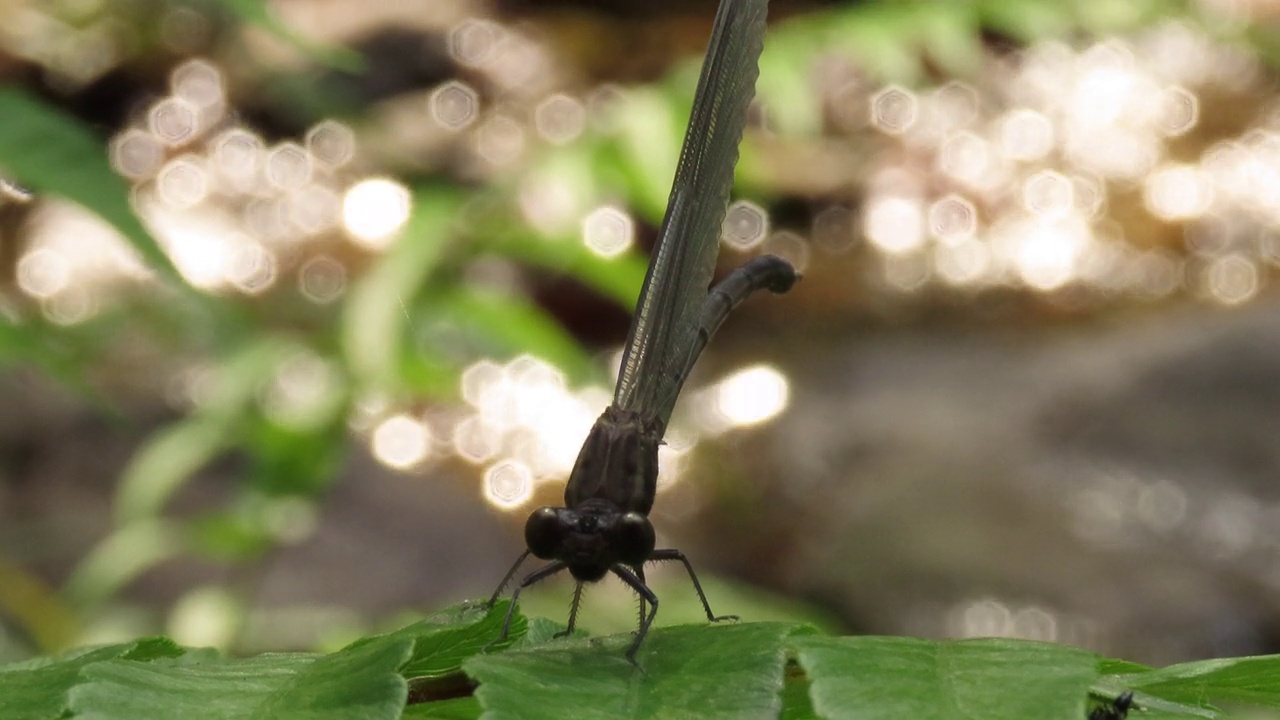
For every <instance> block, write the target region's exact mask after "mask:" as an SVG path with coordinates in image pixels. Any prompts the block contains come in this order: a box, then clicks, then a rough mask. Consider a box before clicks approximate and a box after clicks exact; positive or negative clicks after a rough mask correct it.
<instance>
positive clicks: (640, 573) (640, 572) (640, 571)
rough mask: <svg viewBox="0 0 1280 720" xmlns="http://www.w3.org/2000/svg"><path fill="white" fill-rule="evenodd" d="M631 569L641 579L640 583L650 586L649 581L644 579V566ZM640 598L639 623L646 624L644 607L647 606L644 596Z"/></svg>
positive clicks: (635, 566)
mask: <svg viewBox="0 0 1280 720" xmlns="http://www.w3.org/2000/svg"><path fill="white" fill-rule="evenodd" d="M630 567H631V571H632V572H634V573H635V574H636V577H637V578H639V579H640V582H641V583H644V585H645V587H648V586H649V581H647V580H645V579H644V566H643V565H632V566H630ZM638 597H639V598H640V618H639V621H640V622H642V623H643V622H644V611H645V607H644V605H645V603H644V596H643V595H639V596H638Z"/></svg>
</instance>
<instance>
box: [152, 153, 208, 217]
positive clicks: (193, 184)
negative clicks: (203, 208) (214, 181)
mask: <svg viewBox="0 0 1280 720" xmlns="http://www.w3.org/2000/svg"><path fill="white" fill-rule="evenodd" d="M156 193H157V195H159V197H160V200H161V201H162V202H164V203H165V204H166V205H170V206H172V207H176V208H189V207H192V206H193V205H196V204H197V203H199V202H201V201H202V200H204V199H205V197H206V196H208V194H209V173H208V171H206V170H205V165H204V160H203V159H202V158H200V157H197V156H195V155H183V156H181V157H177V158H174V159H173V160H170V161H169V162H168V163H166V164H165V166H164V167H163V168H162V169H161V170H160V173H159V174H158V175H157V176H156Z"/></svg>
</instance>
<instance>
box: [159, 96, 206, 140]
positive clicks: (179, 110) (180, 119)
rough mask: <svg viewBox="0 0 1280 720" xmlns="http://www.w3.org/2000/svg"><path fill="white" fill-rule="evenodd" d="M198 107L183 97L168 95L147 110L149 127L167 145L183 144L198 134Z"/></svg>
mask: <svg viewBox="0 0 1280 720" xmlns="http://www.w3.org/2000/svg"><path fill="white" fill-rule="evenodd" d="M197 122H198V119H197V116H196V108H195V106H194V105H192V104H191V103H190V102H188V101H186V100H183V99H182V98H176V97H168V98H165V99H163V100H161V101H160V102H157V103H156V104H155V105H152V106H151V109H150V110H149V111H148V112H147V127H148V128H150V130H151V132H152V134H154V135H155V136H156V137H157V138H159V139H160V142H163V143H164V144H166V145H181V144H183V143H185V142H187V141H189V140H191V139H192V138H194V137H195V135H196V127H197Z"/></svg>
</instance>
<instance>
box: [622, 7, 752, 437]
mask: <svg viewBox="0 0 1280 720" xmlns="http://www.w3.org/2000/svg"><path fill="white" fill-rule="evenodd" d="M768 5H769V3H768V0H721V3H720V8H719V10H718V11H717V12H716V19H715V25H714V26H713V28H712V30H711V42H710V43H708V45H707V57H706V59H705V60H703V62H702V74H701V76H700V77H699V79H698V91H697V93H696V95H695V96H694V99H693V111H692V113H690V116H689V128H688V130H687V131H686V132H685V137H684V146H683V147H682V148H681V150H680V162H679V165H677V167H676V176H675V180H674V182H673V183H672V185H671V197H670V199H669V200H668V201H667V214H666V217H665V218H663V220H662V231H661V233H660V234H659V238H658V246H657V247H656V248H655V249H654V252H653V257H652V259H651V260H650V261H649V272H648V273H647V274H646V275H645V278H644V286H643V287H642V288H641V290H640V299H639V301H637V303H636V313H635V317H634V318H632V320H631V331H630V333H628V336H627V344H626V347H625V349H624V350H623V355H622V368H621V372H620V373H619V377H618V387H617V390H616V391H615V392H614V396H613V402H614V405H615V406H617V407H620V408H622V409H624V410H632V411H635V412H638V413H640V414H641V415H643V416H646V417H651V418H656V419H658V420H660V421H661V423H662V425H663V426H664V427H665V426H666V423H667V420H668V419H669V418H670V416H671V409H672V407H673V406H674V405H675V401H676V397H677V396H678V395H679V392H680V387H679V384H680V383H681V382H682V381H683V377H682V376H683V370H684V368H685V366H686V365H687V362H686V361H687V359H688V355H689V352H690V350H691V348H692V347H693V345H694V343H695V340H696V337H697V325H698V316H699V311H700V308H701V305H702V301H703V299H704V298H705V297H706V296H707V286H708V285H709V284H710V283H711V277H712V275H713V274H714V272H715V265H716V255H717V253H718V250H719V243H720V225H721V223H722V222H723V220H724V213H725V207H726V205H727V204H728V201H729V190H730V187H731V186H732V185H733V166H734V165H735V164H737V161H738V141H739V140H740V139H741V138H742V129H743V127H744V126H745V125H746V120H747V106H748V105H750V103H751V97H752V96H753V95H754V94H755V83H756V76H757V74H758V72H759V71H758V68H757V66H756V61H757V60H758V59H759V57H760V51H761V50H762V48H763V45H764V28H765V15H766V12H767V10H768Z"/></svg>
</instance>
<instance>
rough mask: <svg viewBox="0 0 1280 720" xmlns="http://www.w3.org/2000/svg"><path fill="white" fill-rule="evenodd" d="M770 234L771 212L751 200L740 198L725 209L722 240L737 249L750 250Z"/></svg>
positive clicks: (721, 232) (721, 228) (721, 229)
mask: <svg viewBox="0 0 1280 720" xmlns="http://www.w3.org/2000/svg"><path fill="white" fill-rule="evenodd" d="M768 235H769V214H768V213H767V212H765V210H764V208H762V207H760V206H759V205H756V204H755V203H753V202H751V201H749V200H739V201H737V202H735V203H733V204H732V205H730V206H729V209H728V210H727V211H725V214H724V223H723V224H722V225H721V226H720V240H721V241H722V242H724V244H725V245H728V246H729V247H731V248H733V249H735V250H750V249H751V248H753V247H755V246H757V245H759V244H760V243H762V242H764V239H765V238H766V237H767V236H768Z"/></svg>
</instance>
